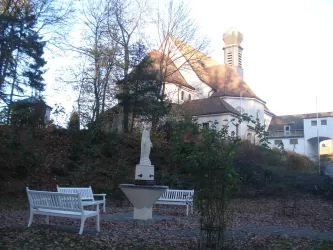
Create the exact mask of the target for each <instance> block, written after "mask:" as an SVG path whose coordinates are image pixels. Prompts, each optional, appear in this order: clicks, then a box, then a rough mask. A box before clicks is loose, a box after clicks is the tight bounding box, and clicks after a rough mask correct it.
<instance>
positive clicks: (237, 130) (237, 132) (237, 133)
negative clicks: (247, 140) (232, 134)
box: [236, 124, 239, 136]
mask: <svg viewBox="0 0 333 250" xmlns="http://www.w3.org/2000/svg"><path fill="white" fill-rule="evenodd" d="M238 126H239V125H238V124H237V125H236V136H239V129H238Z"/></svg>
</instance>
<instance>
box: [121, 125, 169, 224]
mask: <svg viewBox="0 0 333 250" xmlns="http://www.w3.org/2000/svg"><path fill="white" fill-rule="evenodd" d="M150 130H151V126H150V125H144V127H143V131H142V137H141V154H140V162H139V164H137V165H136V167H135V178H134V184H120V185H119V187H120V189H121V190H122V191H123V193H124V194H125V195H126V196H127V198H128V199H129V201H130V202H131V203H132V204H133V206H134V213H133V218H134V219H138V220H148V219H152V216H153V209H152V207H153V205H154V204H155V202H156V201H157V200H158V199H159V198H160V197H161V195H162V194H163V193H164V192H165V191H166V190H167V189H168V187H167V186H160V185H155V180H154V166H153V165H151V161H150V159H149V155H150V151H151V148H152V147H153V144H152V143H151V140H150Z"/></svg>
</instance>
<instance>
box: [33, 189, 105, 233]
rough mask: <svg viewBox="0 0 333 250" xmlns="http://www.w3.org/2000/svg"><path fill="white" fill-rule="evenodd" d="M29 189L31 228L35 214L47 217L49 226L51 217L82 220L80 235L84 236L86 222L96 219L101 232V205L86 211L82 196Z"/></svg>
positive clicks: (97, 227) (98, 229)
mask: <svg viewBox="0 0 333 250" xmlns="http://www.w3.org/2000/svg"><path fill="white" fill-rule="evenodd" d="M26 189H27V195H28V199H29V205H30V218H29V223H28V227H30V226H31V223H32V221H33V218H34V215H35V214H40V215H46V223H47V224H49V222H50V220H49V216H60V217H69V218H75V219H81V227H80V231H79V234H82V232H83V228H84V222H85V221H86V219H87V218H89V217H96V229H97V231H98V232H99V231H100V224H99V203H97V204H95V205H96V210H95V211H91V210H84V209H83V206H82V201H81V197H80V194H78V193H76V194H66V193H59V192H47V191H36V190H29V188H26Z"/></svg>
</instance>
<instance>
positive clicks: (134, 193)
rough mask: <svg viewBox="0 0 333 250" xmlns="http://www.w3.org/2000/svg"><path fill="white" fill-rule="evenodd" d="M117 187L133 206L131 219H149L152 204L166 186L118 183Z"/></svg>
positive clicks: (151, 212)
mask: <svg viewBox="0 0 333 250" xmlns="http://www.w3.org/2000/svg"><path fill="white" fill-rule="evenodd" d="M119 188H120V189H121V191H123V193H124V194H125V195H126V196H127V198H128V200H129V201H130V202H131V203H132V205H133V206H134V214H133V219H137V220H149V219H152V218H153V209H152V208H153V205H154V204H155V202H156V201H157V200H158V199H159V198H160V197H161V195H162V194H163V193H164V192H165V191H166V190H167V189H168V186H160V185H136V184H120V185H119Z"/></svg>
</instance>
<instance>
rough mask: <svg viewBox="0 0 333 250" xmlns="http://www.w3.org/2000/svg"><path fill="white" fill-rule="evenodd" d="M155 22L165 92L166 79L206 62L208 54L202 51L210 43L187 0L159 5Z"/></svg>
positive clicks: (160, 71)
mask: <svg viewBox="0 0 333 250" xmlns="http://www.w3.org/2000/svg"><path fill="white" fill-rule="evenodd" d="M155 23H156V25H157V29H158V38H159V44H161V45H160V48H159V52H160V57H159V58H158V63H159V79H160V81H161V93H162V95H165V83H166V79H167V78H169V77H171V76H172V75H173V74H175V73H176V72H178V71H179V70H180V69H186V68H189V67H192V68H193V67H195V66H196V65H200V64H202V63H201V61H202V60H205V58H206V56H205V54H203V53H201V52H200V51H205V50H206V49H207V47H208V45H209V42H208V40H207V39H206V38H205V37H203V36H201V35H200V34H199V27H198V25H197V23H196V21H195V19H193V18H192V17H191V9H190V8H189V5H188V4H186V3H185V2H184V1H183V0H181V1H174V0H169V1H168V2H167V6H164V8H159V10H158V11H157V18H156V20H155ZM179 52H181V53H179ZM171 65H173V67H171ZM174 66H175V67H174ZM198 68H199V67H198Z"/></svg>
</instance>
